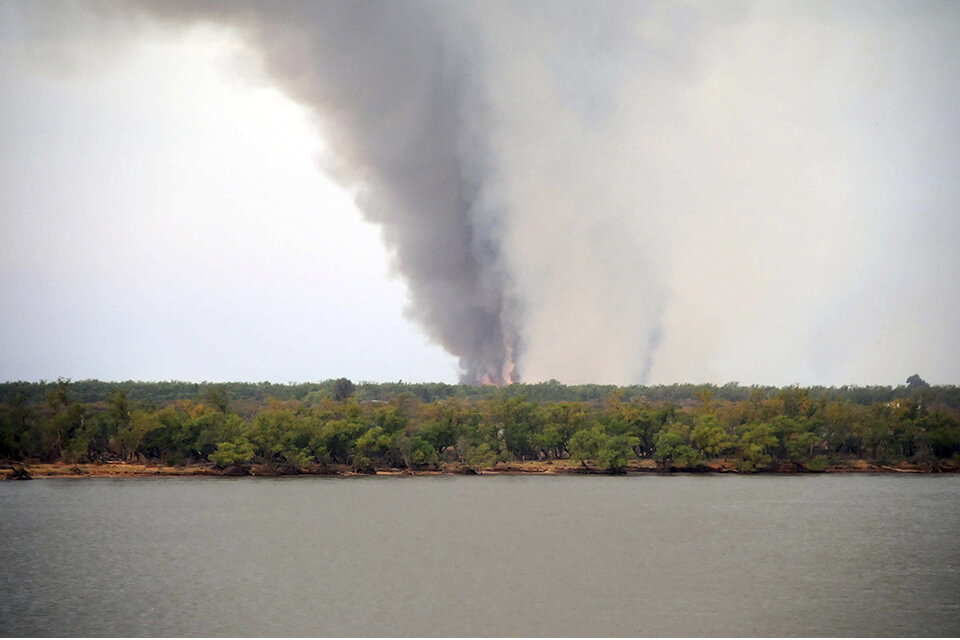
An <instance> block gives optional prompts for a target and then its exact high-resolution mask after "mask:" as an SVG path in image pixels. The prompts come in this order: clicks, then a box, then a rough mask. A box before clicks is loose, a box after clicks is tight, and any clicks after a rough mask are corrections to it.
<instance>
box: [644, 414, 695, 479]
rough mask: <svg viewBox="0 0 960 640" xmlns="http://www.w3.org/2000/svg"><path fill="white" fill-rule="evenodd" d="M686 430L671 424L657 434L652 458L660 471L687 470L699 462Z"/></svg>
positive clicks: (684, 427)
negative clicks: (680, 468) (679, 468)
mask: <svg viewBox="0 0 960 640" xmlns="http://www.w3.org/2000/svg"><path fill="white" fill-rule="evenodd" d="M687 429H688V428H687V427H686V426H685V425H682V424H672V425H670V426H668V427H664V428H663V429H661V430H660V433H658V434H657V438H656V444H655V445H654V458H655V459H656V461H657V464H659V465H660V467H661V468H662V469H667V470H669V469H671V468H673V467H683V468H689V467H693V466H695V465H696V464H697V462H698V461H699V458H700V456H699V455H698V453H697V451H696V449H694V448H693V447H691V446H690V442H689V435H688V433H689V432H688V430H687Z"/></svg>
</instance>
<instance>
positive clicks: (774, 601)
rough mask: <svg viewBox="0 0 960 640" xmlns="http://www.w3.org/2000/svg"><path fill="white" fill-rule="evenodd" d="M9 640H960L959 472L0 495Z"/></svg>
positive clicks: (126, 483) (12, 490)
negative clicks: (721, 639)
mask: <svg viewBox="0 0 960 640" xmlns="http://www.w3.org/2000/svg"><path fill="white" fill-rule="evenodd" d="M0 634H2V635H7V636H10V635H44V636H50V635H70V636H111V635H122V636H142V635H150V636H197V635H200V636H207V635H214V636H216V635H227V636H238V635H239V636H249V635H268V636H288V635H309V636H340V635H362V636H371V635H373V636H381V635H389V636H404V635H417V636H450V635H454V636H456V635H472V636H488V635H497V636H511V635H526V636H537V635H548V636H567V635H588V636H609V635H613V636H634V635H655V636H676V635H723V636H740V635H747V636H755V635H767V636H769V635H775V636H793V635H805V636H833V635H870V636H873V635H896V636H900V635H938V636H956V635H960V476H949V477H935V476H922V477H917V476H909V477H905V476H900V475H833V476H761V477H737V476H672V477H660V476H641V477H626V478H623V477H620V478H610V477H549V476H547V477H504V476H497V477H483V476H481V477H379V478H378V477H372V478H294V479H251V478H243V479H226V478H161V479H84V480H37V481H32V482H22V483H14V482H4V483H0Z"/></svg>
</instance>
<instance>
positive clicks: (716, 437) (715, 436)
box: [690, 414, 733, 458]
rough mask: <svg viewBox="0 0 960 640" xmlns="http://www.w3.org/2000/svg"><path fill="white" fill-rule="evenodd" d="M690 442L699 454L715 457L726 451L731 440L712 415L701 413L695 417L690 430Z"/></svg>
mask: <svg viewBox="0 0 960 640" xmlns="http://www.w3.org/2000/svg"><path fill="white" fill-rule="evenodd" d="M690 442H691V443H692V444H693V446H694V447H696V448H697V449H698V450H699V451H700V453H701V454H703V455H705V456H708V457H711V458H715V457H717V456H719V455H721V454H722V453H724V452H726V451H727V450H728V449H729V448H730V447H731V445H732V444H733V441H732V440H731V438H730V434H728V433H727V430H726V429H724V428H723V427H722V426H721V425H720V422H719V421H718V420H717V417H716V416H714V415H709V414H708V415H702V416H699V417H698V418H697V421H696V424H695V426H694V427H693V430H692V431H691V432H690Z"/></svg>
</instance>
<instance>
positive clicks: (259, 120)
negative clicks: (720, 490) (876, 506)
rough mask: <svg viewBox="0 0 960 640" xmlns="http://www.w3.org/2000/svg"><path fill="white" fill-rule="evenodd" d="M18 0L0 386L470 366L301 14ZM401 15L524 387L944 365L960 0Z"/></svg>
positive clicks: (369, 374) (5, 95)
mask: <svg viewBox="0 0 960 640" xmlns="http://www.w3.org/2000/svg"><path fill="white" fill-rule="evenodd" d="M35 4H36V3H30V2H18V1H11V0H2V1H0V70H2V71H0V238H2V242H3V251H2V252H0V379H2V380H17V379H26V380H38V379H55V378H56V377H58V376H65V377H71V378H74V379H82V378H100V379H105V380H125V379H142V380H165V379H183V380H198V381H199V380H251V381H259V380H271V381H277V382H286V381H303V380H323V379H326V378H331V377H339V376H347V377H349V378H351V379H354V380H374V381H389V380H398V379H403V380H407V381H443V382H455V381H456V380H457V378H458V375H459V373H460V372H462V369H461V367H464V366H466V365H464V364H463V363H464V362H469V358H471V357H474V354H471V353H468V352H464V351H463V350H462V349H461V347H460V346H458V344H457V339H456V338H457V337H456V336H452V334H451V333H450V332H451V329H450V327H449V326H447V325H444V324H443V323H444V322H447V321H446V320H444V319H443V318H440V317H439V315H438V314H442V310H439V309H435V308H431V309H430V310H429V313H426V312H422V311H419V310H418V305H419V304H423V303H425V302H429V300H434V299H432V298H431V299H428V298H427V297H424V296H427V293H424V291H427V289H425V288H424V287H425V286H426V285H424V284H423V280H422V278H423V276H422V274H417V273H415V272H414V271H411V270H410V267H409V264H410V263H409V261H408V260H407V259H406V258H405V257H404V253H403V252H404V250H405V247H406V246H407V245H406V244H404V243H405V242H408V239H405V237H404V236H403V235H399V236H398V235H397V234H396V233H393V232H391V231H390V229H389V228H386V229H385V228H384V227H382V226H380V225H379V224H376V223H373V222H370V221H369V220H386V222H384V224H386V225H387V226H388V227H389V225H390V224H392V223H391V222H390V218H389V216H387V215H385V214H383V213H382V210H383V208H384V207H386V208H389V207H390V197H389V196H390V195H391V194H392V193H396V190H394V191H391V190H390V189H389V188H382V189H380V190H379V191H376V188H377V185H378V184H381V183H383V184H387V183H388V182H389V181H386V178H383V176H384V175H385V173H384V171H385V170H383V169H382V167H381V168H380V169H377V167H373V169H370V168H368V167H367V166H365V165H364V162H365V161H366V159H367V158H369V157H371V156H370V155H369V154H367V155H364V154H363V153H360V152H357V151H356V149H357V148H359V144H360V143H357V142H356V140H365V139H363V138H361V137H358V136H360V135H361V134H360V133H357V132H353V133H352V134H351V135H352V136H353V137H350V136H346V134H343V132H341V131H337V130H336V127H347V126H352V127H356V126H357V124H356V121H354V120H351V119H350V118H345V117H340V116H337V115H336V114H333V115H331V114H332V113H333V111H332V109H333V107H331V106H329V105H328V104H327V103H325V102H324V100H323V99H322V98H318V97H317V96H324V95H327V94H324V92H323V91H322V90H321V89H322V87H320V88H318V87H315V86H313V85H314V84H316V83H318V82H322V81H323V79H324V78H326V77H327V76H325V75H324V73H323V70H320V71H317V72H315V73H314V72H308V73H306V75H304V74H302V73H301V74H298V75H295V74H294V73H293V71H292V70H291V69H292V67H291V66H290V65H289V64H287V65H286V66H284V65H285V64H286V63H284V62H283V60H282V59H283V55H282V54H283V52H284V51H285V46H286V44H285V42H284V41H283V39H282V38H273V40H272V41H270V35H271V34H272V35H276V34H277V33H279V31H278V30H279V29H280V28H281V26H282V27H283V28H284V29H290V28H291V27H290V25H289V24H288V23H287V22H285V21H289V23H290V24H293V25H295V29H294V31H292V32H291V33H293V34H294V35H295V36H297V37H302V38H303V41H304V42H307V43H308V44H309V43H311V42H312V40H311V38H318V37H319V36H316V33H319V32H320V30H319V29H318V28H317V29H315V28H314V26H311V25H310V20H309V19H307V18H306V17H301V18H300V19H298V18H297V16H296V15H295V14H296V11H292V12H290V13H292V14H293V18H291V17H290V16H289V15H286V14H284V15H283V16H281V17H277V16H275V15H272V16H267V17H263V16H260V15H257V11H261V10H262V7H263V6H265V5H258V3H251V6H252V7H254V9H255V11H254V12H253V14H252V17H249V16H248V17H245V18H244V19H243V21H241V20H240V19H239V18H234V16H231V15H227V16H223V15H220V13H217V12H211V14H210V15H205V16H201V17H203V19H199V18H197V17H196V16H194V15H189V16H177V19H176V20H171V19H169V16H162V18H163V19H162V20H161V19H159V18H156V19H155V18H153V17H144V16H142V15H139V14H138V15H137V17H136V18H135V19H134V18H131V17H130V15H129V5H123V8H121V9H115V8H114V7H113V4H112V3H105V4H104V3H100V2H98V3H93V4H90V5H84V4H82V3H81V4H79V5H74V4H69V5H48V6H47V8H46V9H39V10H38V9H36V7H35ZM134 4H137V3H134ZM147 4H149V3H147ZM308 4H309V3H308ZM314 4H316V3H314ZM226 6H227V7H229V6H230V5H229V4H227V5H226ZM408 6H416V8H417V11H419V12H423V11H424V9H423V7H426V11H427V12H429V13H433V12H434V7H445V9H444V10H443V11H439V9H438V10H437V11H436V12H437V13H441V14H443V15H441V17H440V18H437V24H438V25H440V26H438V27H437V30H438V32H439V33H441V35H442V36H443V41H444V42H445V43H447V42H458V43H459V44H458V46H460V47H462V49H463V51H454V52H453V53H451V54H449V55H451V57H452V58H456V60H457V62H456V64H454V63H450V64H447V63H444V64H445V66H444V68H445V69H447V73H450V74H452V75H453V76H455V77H458V78H459V77H460V76H463V84H464V85H469V86H468V89H469V91H467V90H464V91H463V95H469V96H470V99H469V102H464V101H466V99H465V98H463V97H462V95H461V94H457V96H456V97H457V100H460V101H461V102H458V103H457V105H456V111H457V113H458V114H460V115H461V116H462V114H463V113H464V112H466V111H470V112H471V114H472V111H471V109H474V108H475V109H476V111H477V112H482V113H480V114H472V115H471V116H470V118H472V119H469V120H467V119H466V116H462V117H464V118H465V119H464V122H467V124H464V125H463V130H464V132H465V133H464V134H463V135H458V136H457V137H456V142H457V145H458V146H457V149H458V151H457V153H462V154H463V156H462V157H459V158H458V162H459V163H460V165H458V166H461V167H467V168H469V167H472V166H473V164H474V163H476V162H479V161H477V160H476V158H480V157H482V159H483V166H484V170H483V172H482V175H481V173H477V174H471V181H480V182H482V184H481V185H480V186H479V187H478V189H479V192H480V193H482V194H483V198H482V199H483V202H484V203H488V204H489V203H492V204H489V209H490V211H495V212H496V216H493V214H491V213H489V212H488V213H477V212H476V211H475V209H476V207H473V208H471V209H470V216H471V217H470V218H469V221H470V224H471V225H473V230H474V232H475V233H477V234H480V233H481V232H483V233H484V234H486V233H488V232H489V237H490V238H492V240H491V242H495V244H496V245H497V247H498V249H497V251H496V252H495V253H496V256H495V259H494V258H491V260H494V261H493V262H491V264H490V265H488V268H487V267H484V268H485V269H486V270H485V271H483V273H484V274H489V273H495V274H505V275H503V280H502V283H501V284H500V285H498V286H499V287H500V288H498V289H497V292H498V293H497V296H498V300H499V299H500V297H502V298H503V300H504V302H503V305H504V308H507V307H509V309H510V310H511V313H513V311H512V310H514V309H520V310H521V311H522V313H521V312H520V311H518V312H516V313H515V314H514V315H511V316H510V317H509V318H508V317H507V315H505V314H506V312H504V311H502V310H501V311H499V312H498V313H500V318H501V320H502V322H503V323H505V324H510V326H511V327H513V328H510V329H509V331H508V329H507V328H505V329H504V335H505V336H506V335H507V333H510V332H515V333H516V335H517V336H518V338H517V342H516V344H517V345H522V351H520V347H519V346H517V353H520V354H521V355H519V356H517V360H518V363H519V364H518V365H517V366H518V367H519V371H520V372H521V373H522V375H523V379H524V380H525V381H537V380H546V379H550V378H557V379H559V380H561V381H563V382H569V383H579V382H598V383H608V382H613V383H621V384H626V383H635V382H646V383H667V384H669V383H672V382H715V383H723V382H727V381H733V380H736V381H739V382H741V383H743V384H751V383H758V384H793V383H799V384H828V385H829V384H834V385H839V384H847V383H849V384H899V383H902V382H903V381H904V380H905V379H906V378H907V376H909V375H910V374H912V373H919V374H920V375H921V376H922V377H923V378H924V379H926V380H928V381H929V382H932V383H945V384H958V383H960V332H958V331H957V327H960V257H958V256H960V200H958V197H960V82H958V80H960V3H956V2H942V3H902V2H900V3H880V2H844V3H839V2H835V3H829V2H828V3H822V4H821V3H796V4H789V3H759V4H752V3H731V4H724V5H722V7H720V8H719V9H718V8H717V7H718V6H719V5H718V4H717V3H680V2H675V3H674V2H671V3H625V4H621V3H609V4H603V3H600V4H598V3H557V4H549V3H548V4H543V5H534V4H532V3H526V4H525V3H519V4H513V3H509V2H502V3H476V4H466V3H463V4H456V3H446V4H443V5H431V4H430V3H426V4H416V5H402V7H403V9H404V10H406V8H407V7H408ZM50 7H53V10H51V9H50ZM86 7H92V8H94V9H96V10H95V11H88V10H87V9H86ZM105 7H106V8H105ZM594 7H597V9H595V8H594ZM277 13H281V12H280V11H279V10H278V11H277ZM315 13H319V11H318V12H315ZM305 15H306V14H305ZM311 15H312V14H311ZM418 15H419V14H418ZM251 25H255V26H251ZM351 25H352V26H351V28H354V29H358V30H359V31H358V33H362V31H363V30H364V29H365V26H364V23H363V20H360V22H359V26H358V24H357V23H356V21H354V22H353V23H351ZM388 27H389V24H388ZM374 28H375V27H373V26H371V27H370V29H371V30H373V29H374ZM376 28H380V29H383V28H384V26H383V25H379V26H378V27H376ZM258 29H259V30H258ZM450 33H455V34H460V33H466V34H469V37H463V38H452V39H451V38H449V34H450ZM252 34H256V37H254V35H252ZM264 34H267V35H266V36H265V35H264ZM404 37H407V36H404ZM410 37H413V36H410ZM416 37H421V36H419V35H417V36H416ZM423 37H426V36H423ZM431 37H432V36H431ZM258 38H259V39H258ZM348 40H349V38H348ZM371 40H376V39H371ZM293 41H296V42H298V43H300V46H304V45H303V44H302V42H301V41H300V40H296V38H295V37H293V36H291V42H293ZM398 41H401V42H402V44H403V47H406V41H405V40H403V39H402V38H400V37H399V36H398ZM463 42H469V43H470V44H469V46H467V45H464V44H463ZM290 46H291V47H292V46H293V44H290ZM370 46H377V45H376V44H373V45H370ZM407 50H411V51H414V52H419V51H420V50H419V49H412V48H409V49H408V48H402V49H401V51H407ZM392 51H393V50H391V51H390V52H388V53H392ZM444 51H446V49H445V50H444ZM477 52H481V53H482V55H481V53H477ZM335 53H336V52H335ZM437 55H445V54H443V53H438V54H437ZM457 56H459V57H457ZM307 58H308V59H309V60H310V63H311V64H314V65H322V64H325V63H327V62H326V59H324V58H322V57H320V56H318V57H317V58H316V59H313V58H311V57H310V56H308V57H307ZM377 60H378V58H377V57H376V56H371V57H370V60H367V61H364V62H363V64H367V65H377V64H378V62H377ZM264 61H266V62H264ZM300 62H302V61H298V64H299V63H300ZM358 64H360V63H358ZM297 68H298V69H299V67H297ZM450 69H452V71H450ZM362 71H363V72H364V73H365V74H369V69H362ZM468 75H469V82H468V78H467V76H468ZM294 77H295V78H296V79H295V80H294V79H293V78H294ZM348 80H349V81H352V79H348ZM348 80H343V78H339V81H341V82H347V81H348ZM414 80H415V78H411V79H410V82H408V83H407V84H409V85H410V86H413V87H416V86H418V85H417V83H416V82H414ZM399 82H400V85H403V84H404V80H403V79H402V78H401V79H399ZM305 84H306V85H307V86H304V85H305ZM414 90H415V89H410V88H409V87H408V88H403V87H401V88H400V89H398V91H407V92H410V91H414ZM416 90H419V89H416ZM338 95H339V94H338ZM398 104H399V101H398ZM427 104H429V103H427ZM465 105H466V106H465ZM477 105H481V106H482V109H481V108H479V107H478V106H477ZM467 106H469V107H470V109H467V108H466V107H467ZM391 108H392V107H390V108H387V109H386V110H383V107H382V105H381V108H380V110H378V112H377V116H376V117H377V118H380V119H383V118H390V117H392V111H391ZM328 109H329V110H330V111H328ZM399 109H400V106H398V107H397V110H398V112H399ZM384 114H386V115H384ZM400 117H406V116H401V114H399V113H398V115H397V118H400ZM437 120H438V118H437V116H436V115H435V114H433V115H431V119H429V120H426V121H428V122H434V121H437ZM439 120H443V118H439ZM414 121H417V120H416V119H415V120H414ZM445 122H446V121H445ZM456 122H460V120H456ZM345 123H346V124H345ZM427 135H428V136H429V134H427ZM478 139H479V142H477V140H478ZM345 141H346V142H345ZM465 141H469V144H471V145H474V147H470V149H468V150H467V151H463V150H462V149H463V148H464V147H465V146H466V145H467V142H465ZM348 143H349V144H348ZM350 145H353V146H350ZM481 151H482V153H481ZM341 157H342V158H346V160H344V162H345V163H347V164H349V165H350V166H349V167H348V169H349V171H348V172H347V174H349V179H344V178H343V176H342V175H337V176H334V177H335V178H336V180H334V179H332V178H331V175H333V174H332V170H331V167H335V166H337V165H338V162H339V161H340V160H341V159H342V158H341ZM444 157H445V156H444ZM402 160H403V158H401V159H400V160H396V159H394V161H397V162H401V164H402ZM410 165H411V166H419V165H417V163H416V162H414V160H411V162H410ZM377 171H380V173H377ZM411 171H412V169H411ZM462 171H466V169H462V170H461V172H462ZM364 176H371V177H370V178H369V180H370V181H371V184H373V185H374V187H375V194H376V195H377V197H378V198H379V200H377V201H376V203H375V206H374V205H371V209H370V210H369V211H361V210H360V209H359V208H358V206H357V205H356V204H355V202H354V201H355V196H356V195H357V194H358V193H361V194H362V193H364V189H365V187H366V186H367V185H366V184H365V183H364V180H365V179H366V178H364ZM476 176H480V177H476ZM481 178H482V180H481ZM377 180H381V183H378V182H377ZM384 181H386V182H384ZM471 183H472V182H471ZM389 186H390V185H389V184H387V187H389ZM384 194H385V195H384ZM357 201H358V202H359V203H360V205H361V207H362V206H364V203H365V202H368V201H369V200H364V199H363V198H360V199H359V200H357ZM397 206H401V205H400V204H398V205H397ZM402 206H410V205H409V202H405V203H403V204H402ZM374 208H376V209H377V211H376V212H375V211H374ZM415 213H416V212H414V214H415ZM440 213H441V214H442V213H443V212H442V210H441V211H440ZM491 230H495V233H494V232H493V231H491ZM484 237H485V238H486V237H487V236H486V235H485V236H484ZM398 252H399V253H398ZM397 256H399V258H398V257H397ZM478 259H479V258H478ZM484 277H486V276H484ZM498 277H500V276H499V275H498ZM418 279H419V280H418ZM418 282H419V283H420V284H419V285H418ZM418 286H419V287H420V288H418ZM430 286H431V287H432V288H430V289H429V291H434V290H435V288H436V287H435V283H432V284H431V285H430ZM411 287H412V289H411ZM411 291H413V292H414V294H413V295H412V294H411ZM431 295H432V294H431ZM418 301H420V302H418ZM511 335H513V334H512V333H511ZM512 339H513V338H510V340H512ZM441 345H443V346H441ZM503 345H507V346H506V348H507V353H508V355H509V354H513V348H514V344H513V343H512V342H510V341H509V340H508V339H507V338H504V342H503V343H502V344H500V348H501V351H502V349H503ZM476 357H478V358H480V359H481V360H482V357H481V356H476ZM511 357H512V356H511ZM458 361H459V363H460V365H461V366H458ZM471 366H472V365H471ZM498 366H501V365H498ZM502 366H503V367H506V366H510V367H512V366H513V363H512V362H510V363H506V364H503V365H502ZM504 370H506V369H504Z"/></svg>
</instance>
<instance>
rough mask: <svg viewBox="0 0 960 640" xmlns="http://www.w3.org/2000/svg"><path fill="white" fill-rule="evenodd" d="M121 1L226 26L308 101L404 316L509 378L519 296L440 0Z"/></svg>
mask: <svg viewBox="0 0 960 640" xmlns="http://www.w3.org/2000/svg"><path fill="white" fill-rule="evenodd" d="M127 8H140V9H146V10H147V11H148V12H149V13H150V14H151V15H153V16H159V17H161V18H164V19H167V20H176V21H181V22H192V21H214V22H216V23H218V24H222V25H226V26H229V27H232V28H235V29H236V30H238V31H239V33H240V34H241V35H242V36H243V37H244V38H245V40H246V41H247V42H248V43H249V44H250V45H252V46H253V47H254V48H255V49H256V50H257V51H258V52H259V54H260V55H261V57H262V60H263V65H264V68H265V71H266V73H267V75H268V77H269V78H270V80H271V81H272V82H274V83H275V84H276V85H277V86H278V87H279V88H281V89H282V90H283V91H284V92H286V93H287V94H288V95H289V96H290V97H292V98H293V99H295V100H297V101H298V102H300V103H301V104H303V105H306V106H308V107H309V108H311V109H312V110H313V112H314V114H315V116H316V119H317V122H318V125H319V127H320V128H321V130H322V133H323V135H324V137H325V139H326V140H327V141H328V142H329V144H330V146H331V147H332V150H333V154H332V155H333V157H332V158H331V159H330V163H329V166H328V167H327V170H328V171H330V172H332V173H333V174H334V175H335V176H336V177H337V178H338V179H339V180H340V181H341V182H342V183H343V184H345V185H348V186H350V187H353V188H355V189H356V190H357V191H358V193H359V196H358V202H357V203H358V206H359V208H360V210H361V211H362V212H363V214H364V215H365V216H366V217H367V219H369V220H371V221H373V222H375V223H378V224H379V225H380V226H381V229H382V237H383V239H384V242H385V244H386V245H387V247H388V249H389V250H390V251H391V252H392V260H393V265H394V267H395V268H396V269H397V270H399V272H400V273H401V274H403V276H404V277H405V279H406V281H407V283H408V288H409V291H410V296H411V300H410V305H409V308H408V310H407V312H408V314H409V315H410V316H412V317H413V318H414V319H415V320H416V321H418V322H419V323H420V324H421V325H422V326H423V327H424V328H425V329H426V331H427V333H428V334H429V335H430V337H431V338H433V339H434V340H436V341H437V342H439V344H441V345H442V346H443V347H444V348H445V349H446V350H447V351H449V352H450V353H451V354H454V355H455V356H457V357H458V358H459V360H460V367H461V372H462V374H461V375H462V378H463V380H464V381H466V382H469V383H493V384H503V383H506V382H512V381H516V380H518V379H519V371H518V369H517V359H518V355H519V352H520V339H519V329H518V322H519V319H520V315H519V314H520V310H521V309H520V304H519V299H518V298H517V296H516V294H515V293H514V290H513V287H512V282H511V280H510V277H509V272H508V269H507V268H506V266H505V264H504V260H503V255H502V250H501V244H502V240H503V236H502V230H501V215H502V211H500V210H498V209H497V208H496V205H495V203H492V202H490V201H488V199H487V198H485V194H484V187H485V184H486V182H487V174H488V171H489V169H488V168H487V166H486V160H485V154H486V152H487V149H485V147H484V140H486V139H487V138H488V135H487V133H486V132H485V131H484V128H485V126H486V123H485V121H486V114H485V103H484V98H483V95H482V87H481V86H480V84H479V81H478V80H479V79H478V71H477V68H476V65H477V59H476V57H475V52H471V50H470V47H469V45H468V42H467V41H469V40H470V39H471V36H472V34H471V33H470V32H469V31H467V30H463V31H462V32H459V31H458V29H457V27H456V25H455V24H454V23H453V18H454V16H452V15H444V14H449V13H450V12H449V11H444V10H442V9H443V6H442V5H438V4H433V3H420V2H391V3H373V2H354V1H347V2H340V1H337V2H313V1H307V2H284V3H276V4H271V3H261V2H247V3H244V2H198V3H195V2H190V3H170V2H157V3H153V2H137V3H133V4H132V5H130V6H128V7H127Z"/></svg>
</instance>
